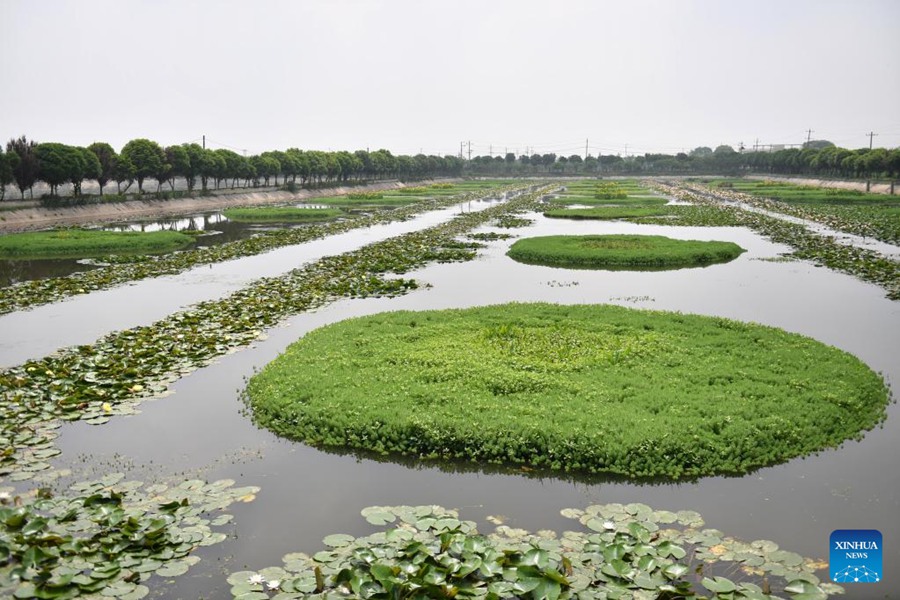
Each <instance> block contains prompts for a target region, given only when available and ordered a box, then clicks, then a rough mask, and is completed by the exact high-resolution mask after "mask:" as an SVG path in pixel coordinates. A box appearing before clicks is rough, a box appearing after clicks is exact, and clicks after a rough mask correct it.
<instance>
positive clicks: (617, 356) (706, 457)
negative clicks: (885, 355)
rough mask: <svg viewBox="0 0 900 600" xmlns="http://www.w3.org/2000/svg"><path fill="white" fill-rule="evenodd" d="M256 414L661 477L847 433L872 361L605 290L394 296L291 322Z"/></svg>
mask: <svg viewBox="0 0 900 600" xmlns="http://www.w3.org/2000/svg"><path fill="white" fill-rule="evenodd" d="M247 397H248V401H249V403H250V405H251V406H252V408H253V412H254V417H255V420H256V421H257V422H258V423H259V424H261V425H262V426H265V427H267V428H269V429H271V430H272V431H274V432H275V433H277V434H279V435H282V436H285V437H290V438H293V439H298V440H302V441H304V442H306V443H309V444H312V445H315V446H325V447H340V448H350V449H365V450H371V451H375V452H379V453H383V454H398V455H410V456H416V457H421V458H445V459H458V460H465V461H474V462H479V463H506V464H514V465H528V466H530V467H534V468H549V469H553V470H564V471H582V472H592V473H597V472H604V473H617V474H622V475H626V476H629V477H637V478H643V477H664V478H671V479H678V478H683V477H689V478H692V477H699V476H704V475H713V474H723V473H747V472H748V471H751V470H753V469H756V468H759V467H762V466H765V465H769V464H773V463H778V462H782V461H785V460H788V459H790V458H793V457H797V456H803V455H806V454H810V453H812V452H816V451H818V450H821V449H823V448H828V447H834V446H837V445H839V444H840V443H842V442H843V441H844V440H846V439H850V438H859V437H861V434H862V432H863V431H864V430H866V429H869V428H871V427H873V426H874V425H876V424H877V423H879V422H880V421H882V420H883V419H884V417H885V406H886V404H887V400H888V393H887V389H886V388H885V385H884V382H883V381H882V380H881V378H880V377H879V376H878V375H876V374H875V373H874V372H872V371H871V370H870V369H869V368H868V367H866V365H864V364H863V363H862V362H860V361H859V360H858V359H856V358H855V357H853V356H851V355H849V354H847V353H845V352H841V351H839V350H837V349H835V348H832V347H829V346H825V345H824V344H821V343H819V342H817V341H815V340H812V339H810V338H806V337H802V336H799V335H795V334H791V333H787V332H785V331H783V330H780V329H775V328H770V327H763V326H759V325H751V324H746V323H740V322H736V321H730V320H726V319H720V318H711V317H701V316H694V315H682V314H677V313H664V312H651V311H638V310H633V309H626V308H621V307H615V306H590V305H588V306H558V305H550V304H507V305H501V306H492V307H483V308H475V309H467V310H444V311H428V312H394V313H384V314H379V315H374V316H370V317H364V318H358V319H351V320H348V321H344V322H341V323H338V324H335V325H331V326H328V327H324V328H322V329H318V330H316V331H313V332H312V333H309V334H307V335H306V336H305V337H304V338H302V339H301V340H300V341H298V342H296V343H295V344H293V345H292V346H290V347H289V348H288V350H287V351H286V352H285V353H284V354H283V355H282V356H280V357H279V358H278V359H276V360H275V361H273V362H272V363H270V364H269V365H267V366H266V367H265V369H263V371H262V372H260V373H259V374H257V375H256V376H254V377H253V378H252V379H251V380H250V383H249V386H248V388H247Z"/></svg>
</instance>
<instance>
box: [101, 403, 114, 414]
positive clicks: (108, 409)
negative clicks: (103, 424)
mask: <svg viewBox="0 0 900 600" xmlns="http://www.w3.org/2000/svg"><path fill="white" fill-rule="evenodd" d="M103 412H112V404H110V403H109V402H104V403H103Z"/></svg>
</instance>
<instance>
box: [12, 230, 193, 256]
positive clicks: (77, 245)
mask: <svg viewBox="0 0 900 600" xmlns="http://www.w3.org/2000/svg"><path fill="white" fill-rule="evenodd" d="M193 239H194V238H193V236H190V235H187V234H185V233H181V232H177V231H153V232H140V231H99V230H96V231H95V230H89V229H59V230H54V231H34V232H28V233H12V234H9V235H4V236H0V258H12V259H32V258H88V257H96V256H106V255H109V254H154V253H162V252H171V251H172V250H177V249H178V248H181V247H183V246H186V245H188V244H190V243H191V242H192V241H193Z"/></svg>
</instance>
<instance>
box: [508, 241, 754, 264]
mask: <svg viewBox="0 0 900 600" xmlns="http://www.w3.org/2000/svg"><path fill="white" fill-rule="evenodd" d="M744 251H745V250H744V249H743V248H741V247H740V246H738V245H737V244H734V243H732V242H702V241H697V240H673V239H671V238H667V237H664V236H661V235H548V236H543V237H531V238H524V239H521V240H518V241H517V242H515V243H514V244H513V245H512V246H511V247H510V249H509V251H508V252H507V253H506V254H507V256H509V257H510V258H512V259H513V260H515V261H518V262H521V263H526V264H530V265H546V266H550V267H566V268H575V269H605V268H613V269H622V268H638V269H668V268H672V269H679V268H683V267H699V266H704V265H710V264H713V263H722V262H728V261H730V260H734V259H735V258H737V257H738V256H740V255H741V253H742V252H744Z"/></svg>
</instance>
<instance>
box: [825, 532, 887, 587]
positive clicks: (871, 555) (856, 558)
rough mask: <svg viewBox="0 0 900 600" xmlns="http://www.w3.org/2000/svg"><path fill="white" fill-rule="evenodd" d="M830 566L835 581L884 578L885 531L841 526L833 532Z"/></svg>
mask: <svg viewBox="0 0 900 600" xmlns="http://www.w3.org/2000/svg"><path fill="white" fill-rule="evenodd" d="M830 544H831V550H830V552H829V561H828V563H829V568H830V570H831V580H832V581H834V582H835V583H877V582H879V581H881V576H882V571H881V532H880V531H878V530H877V529H837V530H835V531H832V532H831V541H830Z"/></svg>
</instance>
